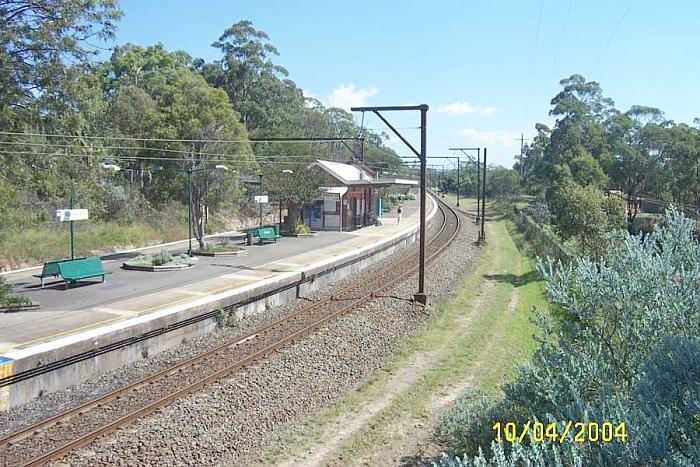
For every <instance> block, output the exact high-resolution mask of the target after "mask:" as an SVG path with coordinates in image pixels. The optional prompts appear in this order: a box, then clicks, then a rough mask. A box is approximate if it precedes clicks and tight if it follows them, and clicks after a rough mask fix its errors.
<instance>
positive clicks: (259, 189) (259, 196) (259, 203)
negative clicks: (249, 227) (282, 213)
mask: <svg viewBox="0 0 700 467" xmlns="http://www.w3.org/2000/svg"><path fill="white" fill-rule="evenodd" d="M262 179H263V174H262V173H259V174H258V206H259V207H260V225H259V227H262V188H263V187H262Z"/></svg>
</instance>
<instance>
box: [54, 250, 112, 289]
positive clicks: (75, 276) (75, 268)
mask: <svg viewBox="0 0 700 467" xmlns="http://www.w3.org/2000/svg"><path fill="white" fill-rule="evenodd" d="M58 269H59V271H60V273H61V277H62V278H63V280H65V281H66V288H68V283H69V282H77V281H79V280H81V279H87V278H89V277H97V276H102V282H104V281H105V275H107V274H112V273H111V272H110V271H106V270H105V269H104V268H103V267H102V260H101V259H100V257H99V256H89V257H87V258H80V259H74V260H67V261H61V262H59V263H58Z"/></svg>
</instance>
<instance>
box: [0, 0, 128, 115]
mask: <svg viewBox="0 0 700 467" xmlns="http://www.w3.org/2000/svg"><path fill="white" fill-rule="evenodd" d="M121 16H122V12H121V10H119V8H118V6H117V2H116V1H115V0H62V1H53V0H36V1H23V0H4V1H0V25H1V27H0V119H1V120H0V121H3V122H4V123H6V124H7V123H9V122H17V118H18V117H19V116H20V115H21V116H22V118H25V119H26V118H28V117H30V116H38V115H39V110H40V109H37V104H38V102H39V100H38V98H39V97H42V96H51V95H52V94H54V95H53V96H52V97H53V98H57V97H59V96H56V95H55V93H56V92H57V91H58V90H59V89H60V83H61V82H62V81H63V80H64V79H66V77H67V68H68V66H69V65H70V64H72V63H75V62H82V61H86V60H87V59H88V58H89V57H91V56H94V55H96V47H94V46H93V45H91V44H92V43H94V42H99V41H100V40H107V39H113V38H114V32H115V29H116V22H117V21H118V20H119V19H120V18H121Z"/></svg>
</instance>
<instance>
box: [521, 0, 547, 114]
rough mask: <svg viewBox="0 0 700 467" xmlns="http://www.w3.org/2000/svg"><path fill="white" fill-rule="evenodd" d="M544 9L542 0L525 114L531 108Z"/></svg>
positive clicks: (541, 0) (542, 0)
mask: <svg viewBox="0 0 700 467" xmlns="http://www.w3.org/2000/svg"><path fill="white" fill-rule="evenodd" d="M543 10H544V0H540V11H539V14H538V15H537V28H536V32H535V47H534V48H533V50H532V67H531V68H530V84H529V86H528V88H527V98H526V99H525V116H527V113H528V111H529V110H530V97H531V94H532V82H533V80H534V79H535V62H536V59H537V48H538V45H539V42H540V28H541V27H542V12H543Z"/></svg>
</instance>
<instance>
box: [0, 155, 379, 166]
mask: <svg viewBox="0 0 700 467" xmlns="http://www.w3.org/2000/svg"><path fill="white" fill-rule="evenodd" d="M3 153H5V154H12V155H26V156H48V157H76V158H86V157H93V158H98V157H100V158H101V159H100V161H101V162H104V161H153V160H155V161H168V162H192V159H185V158H172V157H143V156H113V155H109V156H103V155H99V154H77V153H71V154H65V153H36V152H31V151H3ZM196 160H197V162H211V163H214V162H225V163H226V164H227V165H242V166H246V165H250V162H257V163H258V164H262V165H270V164H274V165H288V166H298V165H299V163H300V162H294V161H275V160H256V161H247V160H230V159H206V158H204V159H196ZM313 162H315V161H309V164H312V163H313ZM380 162H381V161H380ZM302 163H303V162H302ZM364 165H365V166H367V167H369V168H371V169H386V167H379V166H374V165H370V164H364Z"/></svg>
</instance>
